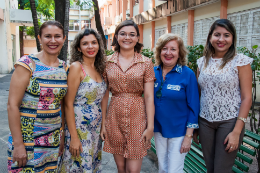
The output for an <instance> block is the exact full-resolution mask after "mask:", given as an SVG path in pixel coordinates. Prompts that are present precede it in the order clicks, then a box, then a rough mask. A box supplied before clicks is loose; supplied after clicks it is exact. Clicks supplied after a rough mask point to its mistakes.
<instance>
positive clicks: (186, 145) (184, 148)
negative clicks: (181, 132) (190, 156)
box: [180, 136, 191, 154]
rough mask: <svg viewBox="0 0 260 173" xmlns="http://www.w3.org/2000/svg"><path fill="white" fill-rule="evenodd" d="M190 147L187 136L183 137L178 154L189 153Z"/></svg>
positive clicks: (189, 139)
mask: <svg viewBox="0 0 260 173" xmlns="http://www.w3.org/2000/svg"><path fill="white" fill-rule="evenodd" d="M190 147H191V138H190V137H188V136H184V138H183V141H182V144H181V150H180V153H181V154H182V153H187V152H189V151H190Z"/></svg>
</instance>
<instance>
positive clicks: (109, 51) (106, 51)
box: [105, 49, 115, 56]
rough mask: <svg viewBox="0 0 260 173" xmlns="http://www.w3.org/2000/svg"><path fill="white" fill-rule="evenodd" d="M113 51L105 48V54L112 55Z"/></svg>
mask: <svg viewBox="0 0 260 173" xmlns="http://www.w3.org/2000/svg"><path fill="white" fill-rule="evenodd" d="M114 52H115V51H113V50H112V49H111V50H105V54H106V56H109V55H112V54H113V53H114Z"/></svg>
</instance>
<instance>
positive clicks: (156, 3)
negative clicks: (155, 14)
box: [155, 0, 166, 6]
mask: <svg viewBox="0 0 260 173" xmlns="http://www.w3.org/2000/svg"><path fill="white" fill-rule="evenodd" d="M165 2H166V1H158V0H155V6H158V5H161V4H163V3H165Z"/></svg>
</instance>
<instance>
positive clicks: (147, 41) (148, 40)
mask: <svg viewBox="0 0 260 173" xmlns="http://www.w3.org/2000/svg"><path fill="white" fill-rule="evenodd" d="M143 44H144V47H143V48H145V49H147V48H151V46H152V26H151V23H147V24H144V25H143Z"/></svg>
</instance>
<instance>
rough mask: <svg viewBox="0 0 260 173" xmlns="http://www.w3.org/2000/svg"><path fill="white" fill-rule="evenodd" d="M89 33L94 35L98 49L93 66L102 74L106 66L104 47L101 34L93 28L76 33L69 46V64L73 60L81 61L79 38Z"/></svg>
mask: <svg viewBox="0 0 260 173" xmlns="http://www.w3.org/2000/svg"><path fill="white" fill-rule="evenodd" d="M90 34H93V35H94V36H95V37H96V39H97V41H98V45H99V50H98V53H97V55H96V59H95V62H94V66H95V68H96V69H97V71H98V73H99V74H103V72H104V70H105V67H106V61H105V49H104V45H103V40H102V38H101V36H100V35H99V34H98V33H97V32H96V31H95V30H94V29H88V28H86V29H84V30H81V31H80V32H78V33H77V35H76V36H75V38H74V40H73V42H72V44H71V46H70V52H71V59H70V64H72V63H73V62H75V61H79V62H80V63H83V58H82V53H81V52H79V50H78V48H80V40H81V39H82V38H83V37H84V36H88V35H90Z"/></svg>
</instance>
